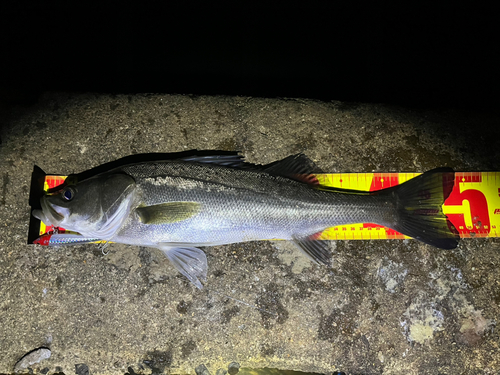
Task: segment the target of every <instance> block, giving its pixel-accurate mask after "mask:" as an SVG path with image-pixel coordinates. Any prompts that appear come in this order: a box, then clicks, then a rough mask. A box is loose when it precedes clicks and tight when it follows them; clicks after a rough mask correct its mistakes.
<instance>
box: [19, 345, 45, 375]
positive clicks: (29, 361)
mask: <svg viewBox="0 0 500 375" xmlns="http://www.w3.org/2000/svg"><path fill="white" fill-rule="evenodd" d="M50 355H51V351H50V349H47V348H38V349H35V350H32V351H31V352H29V353H27V354H26V355H25V356H24V357H22V358H21V359H20V360H19V361H18V362H17V363H16V366H15V367H14V372H20V371H23V370H25V369H27V368H28V367H29V366H31V365H34V364H35V363H38V362H40V361H43V360H44V359H47V358H50Z"/></svg>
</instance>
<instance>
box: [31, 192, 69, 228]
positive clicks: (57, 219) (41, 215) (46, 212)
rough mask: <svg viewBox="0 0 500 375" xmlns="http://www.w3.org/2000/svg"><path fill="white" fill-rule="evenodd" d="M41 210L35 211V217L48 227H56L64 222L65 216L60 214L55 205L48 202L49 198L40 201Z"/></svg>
mask: <svg viewBox="0 0 500 375" xmlns="http://www.w3.org/2000/svg"><path fill="white" fill-rule="evenodd" d="M40 205H41V206H42V209H41V210H33V216H35V217H36V218H37V219H39V220H41V221H43V222H44V223H45V224H46V225H54V226H56V227H58V226H59V224H61V222H62V221H63V220H64V216H63V215H61V214H60V213H58V212H57V211H56V210H55V209H54V207H53V205H52V204H51V203H50V202H49V201H48V200H47V196H44V197H42V199H40Z"/></svg>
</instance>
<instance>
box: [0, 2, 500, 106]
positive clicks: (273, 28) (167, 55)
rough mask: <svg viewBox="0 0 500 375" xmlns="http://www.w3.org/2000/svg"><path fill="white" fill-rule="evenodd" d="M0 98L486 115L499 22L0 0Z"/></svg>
mask: <svg viewBox="0 0 500 375" xmlns="http://www.w3.org/2000/svg"><path fill="white" fill-rule="evenodd" d="M0 11H1V16H0V17H1V21H2V22H1V26H0V27H1V37H0V38H1V49H2V53H1V55H2V56H3V57H1V62H0V64H1V65H0V73H1V76H0V78H1V83H0V85H1V86H0V87H1V88H0V93H1V99H2V102H3V103H4V104H7V105H12V104H29V103H30V102H33V101H36V98H37V97H38V95H39V94H40V93H41V92H43V91H54V90H57V91H71V92H89V91H90V92H106V93H137V92H157V93H180V94H194V95H199V94H200V95H201V94H210V95H212V94H224V95H245V96H246V95H250V96H261V97H305V98H317V99H322V100H341V101H358V102H382V103H389V104H398V105H404V106H407V107H408V106H409V107H424V108H466V109H471V110H481V111H496V107H497V99H498V98H497V97H498V94H497V92H498V88H497V85H498V69H499V62H500V61H499V59H498V57H497V54H498V49H499V48H498V44H497V42H498V38H497V36H498V26H497V22H494V20H493V16H494V12H493V9H487V8H480V7H479V6H475V7H472V5H470V4H469V5H459V4H457V3H454V4H453V5H451V4H447V5H433V6H427V7H424V6H421V5H418V4H413V5H407V4H405V5H404V6H396V5H394V4H388V3H376V4H374V3H370V4H369V5H368V4H365V3H356V4H352V3H351V2H349V3H345V2H336V1H286V2H285V1H277V2H271V1H269V2H264V1H251V2H210V1H205V2H202V1H183V2H171V1H166V0H165V1H163V2H137V3H136V4H135V5H131V4H130V3H120V2H102V3H100V4H97V3H86V2H77V1H69V2H68V1H64V2H63V1H52V2H50V3H49V2H39V3H27V2H15V3H14V2H13V3H3V4H2V5H1V8H0Z"/></svg>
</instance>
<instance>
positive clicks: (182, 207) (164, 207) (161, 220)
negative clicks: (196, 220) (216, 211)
mask: <svg viewBox="0 0 500 375" xmlns="http://www.w3.org/2000/svg"><path fill="white" fill-rule="evenodd" d="M200 206H201V204H200V203H197V202H167V203H162V204H156V205H154V206H147V207H139V208H137V209H136V211H137V214H138V215H139V218H140V219H141V222H142V223H143V224H172V223H177V222H179V221H182V220H186V219H189V218H191V217H193V216H195V215H196V214H197V213H198V212H200Z"/></svg>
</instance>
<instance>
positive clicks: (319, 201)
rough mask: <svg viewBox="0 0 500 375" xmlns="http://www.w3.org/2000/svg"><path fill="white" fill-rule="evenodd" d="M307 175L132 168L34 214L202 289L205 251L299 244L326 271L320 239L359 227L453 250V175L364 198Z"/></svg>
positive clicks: (292, 169)
mask: <svg viewBox="0 0 500 375" xmlns="http://www.w3.org/2000/svg"><path fill="white" fill-rule="evenodd" d="M307 165H310V162H309V161H308V159H306V158H305V157H304V156H303V155H297V156H291V157H288V158H286V159H284V160H283V161H280V162H276V163H273V164H271V165H269V166H262V167H260V166H253V165H248V164H246V163H243V162H241V164H237V166H236V167H233V166H227V165H224V164H223V165H220V164H219V163H218V162H217V161H215V162H214V161H213V160H212V159H211V160H210V162H206V160H205V159H203V158H191V159H188V160H186V159H180V160H173V161H160V162H148V163H140V164H131V165H125V166H123V167H120V168H118V169H115V170H112V171H110V172H107V173H104V174H102V175H98V176H95V177H93V178H91V179H88V180H84V181H82V182H79V183H77V184H75V185H73V186H68V187H66V188H65V189H63V190H62V191H61V192H60V193H58V194H55V195H52V196H45V197H44V198H42V202H41V205H42V208H43V212H38V213H34V214H35V215H37V216H38V217H39V218H40V219H42V220H44V221H49V222H51V223H52V224H54V225H60V226H62V227H64V228H66V229H68V230H72V231H76V232H79V233H81V234H82V236H84V237H89V238H95V237H97V238H101V239H103V240H108V241H113V242H119V243H126V244H134V245H141V246H152V247H157V248H160V249H161V250H163V252H164V253H165V255H166V256H167V257H168V258H169V260H170V261H171V262H172V263H173V265H174V266H175V267H176V268H177V269H178V270H179V271H180V272H181V273H183V274H184V275H185V276H186V277H188V279H189V280H191V281H192V282H193V283H194V284H195V285H196V286H197V287H199V288H201V283H200V280H203V279H204V278H205V277H206V272H207V265H206V257H205V254H204V253H203V252H202V251H201V250H199V249H198V248H197V247H198V246H213V245H222V244H228V243H236V242H243V241H252V240H266V239H285V240H293V241H294V242H295V243H296V244H297V245H298V246H299V247H300V248H301V249H302V250H304V252H305V253H306V254H307V255H308V256H310V257H311V258H312V259H313V260H315V261H316V262H318V263H328V260H329V257H330V255H329V252H328V247H327V246H326V245H325V243H324V242H323V241H316V237H317V234H318V233H319V232H321V231H323V230H324V229H326V228H328V227H331V226H336V225H342V224H350V223H360V222H367V223H376V224H381V225H385V226H388V227H390V228H394V229H396V230H399V231H401V232H403V233H405V234H408V235H410V236H413V237H415V238H418V239H420V240H422V241H424V242H427V243H430V244H432V245H434V246H438V247H442V248H453V247H455V246H456V242H457V238H456V234H454V233H452V232H451V231H450V230H449V228H448V222H447V220H446V217H445V215H444V214H443V213H442V211H441V205H442V203H443V201H444V199H446V197H447V196H448V194H449V192H450V191H451V188H450V186H451V187H452V186H453V185H452V184H453V172H452V171H451V170H448V169H446V170H440V171H431V172H427V173H425V174H423V175H421V176H419V177H417V178H416V179H413V180H411V181H410V182H407V183H405V184H402V185H401V186H399V187H397V188H392V189H387V190H383V191H380V192H377V193H362V192H351V191H341V190H337V189H332V188H328V187H324V186H319V185H317V184H315V183H310V182H311V181H310V180H307V176H309V173H310V171H309V169H310V168H309V167H307ZM412 181H413V182H412ZM450 184H451V185H450Z"/></svg>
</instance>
